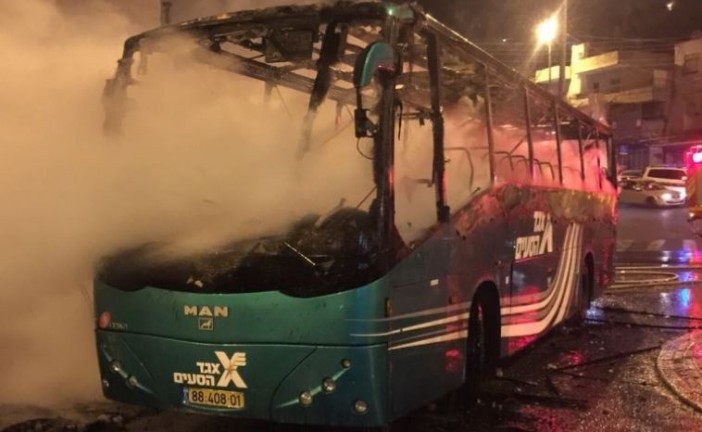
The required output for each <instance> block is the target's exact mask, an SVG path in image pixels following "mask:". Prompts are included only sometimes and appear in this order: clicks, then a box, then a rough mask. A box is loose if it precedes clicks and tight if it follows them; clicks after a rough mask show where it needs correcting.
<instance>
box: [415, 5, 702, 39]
mask: <svg viewBox="0 0 702 432" xmlns="http://www.w3.org/2000/svg"><path fill="white" fill-rule="evenodd" d="M561 2H562V0H499V1H495V0H421V1H420V3H421V4H423V5H424V7H425V8H426V9H427V10H429V11H431V12H432V13H433V14H434V15H436V16H437V17H438V18H439V19H441V20H442V21H444V22H447V23H450V25H451V26H452V27H454V28H456V29H457V30H459V31H461V32H463V33H465V34H467V35H468V36H470V37H472V38H475V39H478V40H486V39H487V40H490V39H498V38H513V39H515V40H520V39H522V40H523V39H524V38H528V37H531V35H532V31H533V30H532V29H533V27H534V25H535V24H536V23H537V22H538V21H539V20H540V19H542V18H544V17H546V16H548V15H549V14H550V13H551V11H553V10H554V9H556V8H557V7H558V6H559V5H560V4H561ZM666 3H668V1H667V0H569V14H568V15H569V16H568V24H569V27H570V30H569V33H570V34H574V35H579V36H592V37H598V38H603V37H604V38H669V37H686V36H689V35H690V34H691V33H692V32H693V31H694V30H702V1H700V0H675V1H674V2H673V3H674V5H673V9H672V11H668V9H667V8H666Z"/></svg>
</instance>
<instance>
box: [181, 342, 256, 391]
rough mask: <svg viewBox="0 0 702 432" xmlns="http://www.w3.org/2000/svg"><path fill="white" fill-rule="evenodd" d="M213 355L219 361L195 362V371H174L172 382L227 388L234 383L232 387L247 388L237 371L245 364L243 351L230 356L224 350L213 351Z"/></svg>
mask: <svg viewBox="0 0 702 432" xmlns="http://www.w3.org/2000/svg"><path fill="white" fill-rule="evenodd" d="M215 356H217V360H219V363H212V362H203V361H198V362H195V366H196V367H197V372H196V373H190V372H174V373H173V382H174V383H176V384H189V385H200V386H206V387H215V386H217V387H219V388H227V387H229V386H230V384H234V387H236V388H239V389H245V388H248V386H247V385H246V382H244V379H243V378H242V377H241V374H240V371H239V368H242V367H244V366H246V353H245V352H236V353H234V354H232V355H231V357H230V356H228V355H227V353H225V352H224V351H215ZM215 383H216V384H215Z"/></svg>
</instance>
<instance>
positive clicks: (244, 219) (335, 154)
mask: <svg viewBox="0 0 702 432" xmlns="http://www.w3.org/2000/svg"><path fill="white" fill-rule="evenodd" d="M379 37H380V27H379V25H377V24H373V23H372V22H361V23H355V22H353V23H352V22H344V21H334V22H326V23H325V22H321V23H320V22H319V21H318V20H315V19H309V17H307V18H304V19H292V18H290V19H288V20H285V21H283V20H281V21H280V22H278V21H275V22H273V23H267V24H266V25H264V24H262V23H260V22H248V23H238V24H237V25H233V24H231V23H229V24H227V25H224V24H222V25H221V26H219V27H218V26H214V25H213V26H212V28H208V30H207V32H205V33H204V34H203V35H200V34H197V33H196V34H195V37H193V34H192V33H185V34H180V33H177V34H170V35H168V36H164V37H161V36H159V37H158V38H143V39H141V40H139V41H138V49H135V50H134V53H133V56H132V57H130V58H128V59H126V60H125V59H123V60H122V61H121V63H120V70H118V73H117V75H116V77H115V79H113V80H111V81H110V82H108V85H107V88H106V91H105V98H106V106H107V112H108V119H107V121H106V127H107V128H108V130H109V129H116V128H119V135H120V139H121V140H122V141H123V142H125V143H129V145H134V143H135V142H140V141H141V142H142V143H143V144H140V145H144V146H147V147H153V146H158V148H162V149H163V151H164V153H165V154H164V163H167V161H168V160H169V159H168V152H171V151H173V152H177V151H181V150H182V149H187V151H192V149H193V148H194V149H197V151H196V152H194V153H193V156H192V163H193V164H194V165H195V166H196V167H197V173H198V177H197V178H194V179H193V182H194V183H196V184H197V183H198V182H201V181H202V182H205V181H207V180H208V179H210V178H215V179H216V180H217V184H216V188H209V189H208V190H207V191H205V193H206V194H207V197H206V199H207V202H208V203H214V205H215V206H216V210H215V211H216V212H219V213H218V214H217V216H220V214H222V215H223V214H225V212H228V213H231V215H230V216H229V219H225V221H224V222H222V220H221V219H222V218H220V220H218V222H217V223H206V224H204V225H205V226H200V227H189V231H188V232H184V233H179V235H180V237H188V238H198V239H202V238H207V239H210V240H211V243H212V246H211V247H203V246H202V245H201V244H199V245H198V247H197V248H193V250H187V249H186V250H184V249H183V248H182V247H181V248H180V249H179V250H178V253H177V254H170V253H166V254H164V253H161V252H159V250H168V249H169V246H168V240H169V239H166V240H165V241H160V242H158V244H159V246H158V247H154V246H153V245H150V246H148V247H143V246H139V247H136V248H129V249H128V251H127V252H123V253H121V254H118V255H116V256H113V257H111V258H110V259H108V260H106V261H105V264H104V265H103V268H102V272H101V275H100V279H101V280H102V281H104V282H107V283H110V284H113V285H114V286H116V287H119V288H124V289H138V288H141V287H143V286H147V285H150V286H155V287H159V288H166V289H179V290H190V291H197V292H251V291H261V290H282V291H286V292H289V293H292V294H295V295H301V296H304V295H313V294H314V293H316V292H320V291H325V290H326V291H329V290H341V289H350V288H353V287H355V286H358V285H360V284H362V283H367V282H369V281H370V280H372V279H373V278H375V277H377V271H376V270H375V264H374V262H375V260H376V257H377V254H378V251H379V250H380V249H381V248H380V247H379V245H377V244H376V237H377V236H376V235H375V231H374V230H376V229H377V217H378V216H377V213H376V212H375V211H374V210H373V209H374V204H373V203H374V201H375V198H376V194H377V188H376V185H375V182H374V176H373V160H372V154H373V153H372V152H373V142H372V140H370V139H362V140H358V139H356V137H355V133H354V128H353V107H354V106H353V104H354V103H355V102H356V94H355V90H354V87H353V81H352V72H353V64H354V61H355V59H356V57H357V55H358V53H359V52H360V51H361V50H362V49H363V48H364V47H365V46H366V45H368V43H369V42H372V41H374V40H377V39H378V38H379ZM128 45H129V43H128ZM125 83H126V84H125ZM120 85H122V86H123V87H124V88H120ZM365 96H366V97H368V99H369V100H370V101H372V100H373V99H374V97H375V94H374V93H373V89H372V88H370V89H369V90H368V92H367V93H366V95H365ZM164 125H165V126H164ZM145 137H146V139H145ZM229 167H231V168H230V169H228V168H229ZM237 167H238V169H237ZM174 173H176V174H177V173H178V167H174ZM207 211H208V212H212V210H207ZM206 216H207V217H213V216H212V215H211V214H210V213H208V214H207V215H206ZM212 239H214V240H212ZM252 239H253V240H252ZM180 240H181V238H175V239H174V241H180ZM164 256H167V258H164Z"/></svg>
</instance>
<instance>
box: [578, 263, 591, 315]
mask: <svg viewBox="0 0 702 432" xmlns="http://www.w3.org/2000/svg"><path fill="white" fill-rule="evenodd" d="M579 285H580V286H579V287H578V303H577V305H578V306H577V307H578V310H577V313H576V314H575V319H576V320H577V321H578V322H583V321H585V320H586V319H587V310H588V309H590V303H591V302H592V296H593V294H594V288H595V270H594V266H593V264H592V258H591V257H590V256H589V255H588V256H587V257H586V258H585V260H584V261H583V263H582V270H581V271H580V284H579Z"/></svg>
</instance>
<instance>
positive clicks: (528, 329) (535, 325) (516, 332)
mask: <svg viewBox="0 0 702 432" xmlns="http://www.w3.org/2000/svg"><path fill="white" fill-rule="evenodd" d="M577 231H578V232H579V231H580V228H579V227H578V228H577ZM578 246H580V245H578ZM578 249H579V247H578ZM578 257H579V255H578V254H576V255H575V256H573V254H570V253H569V254H568V258H569V260H568V263H567V266H568V267H567V274H568V277H567V278H566V280H567V281H572V279H573V278H572V276H573V273H574V272H575V271H576V270H575V269H577V268H579V264H580V263H579V262H577V261H576V259H577V258H578ZM560 285H562V283H561V282H560V281H559V290H558V296H557V298H556V303H555V304H554V305H553V306H554V307H551V309H550V310H549V312H548V314H547V315H546V316H545V317H544V318H542V319H541V320H538V321H534V322H529V323H521V324H510V325H506V326H502V336H503V337H518V336H529V335H535V334H539V333H541V332H543V331H544V330H546V329H547V328H548V327H549V325H551V322H552V321H553V319H554V317H555V316H556V314H557V313H559V312H560V309H561V307H562V306H563V301H564V297H565V296H564V294H565V291H566V290H565V289H563V288H562V287H561V286H560ZM566 303H567V300H566Z"/></svg>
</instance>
